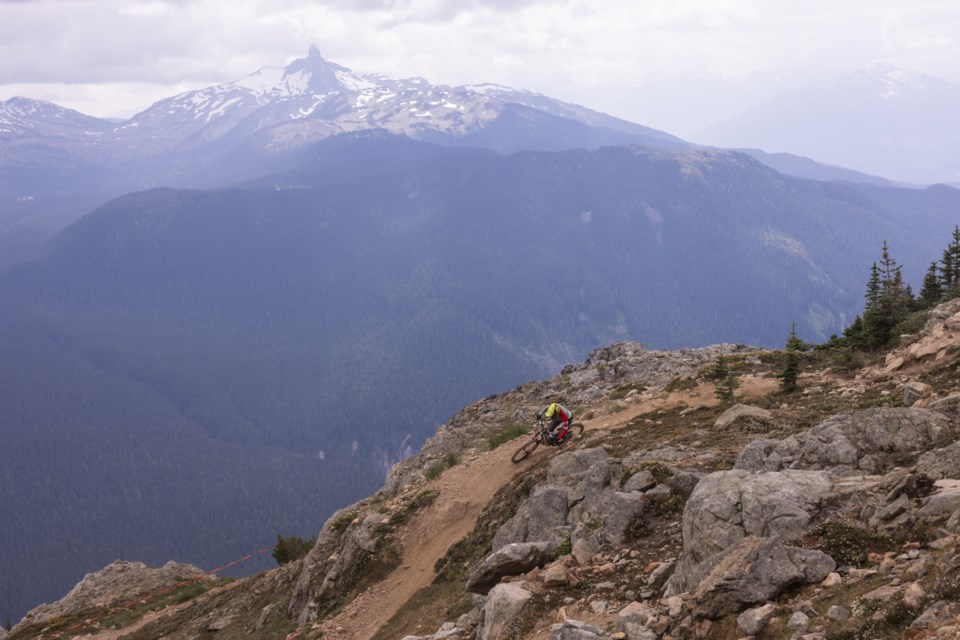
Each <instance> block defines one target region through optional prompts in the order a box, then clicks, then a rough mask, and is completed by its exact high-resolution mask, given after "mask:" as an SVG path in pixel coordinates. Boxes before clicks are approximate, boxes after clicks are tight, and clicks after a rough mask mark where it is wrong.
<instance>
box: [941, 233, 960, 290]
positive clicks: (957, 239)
mask: <svg viewBox="0 0 960 640" xmlns="http://www.w3.org/2000/svg"><path fill="white" fill-rule="evenodd" d="M940 285H941V288H942V289H943V295H944V296H945V297H953V296H955V295H960V226H956V227H954V228H953V236H952V238H951V240H950V243H949V244H948V245H947V248H946V249H944V250H943V257H942V258H941V259H940Z"/></svg>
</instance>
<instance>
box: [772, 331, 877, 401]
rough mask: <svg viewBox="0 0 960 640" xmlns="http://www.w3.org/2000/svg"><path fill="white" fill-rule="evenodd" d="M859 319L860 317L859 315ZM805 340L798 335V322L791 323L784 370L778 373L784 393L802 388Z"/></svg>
mask: <svg viewBox="0 0 960 640" xmlns="http://www.w3.org/2000/svg"><path fill="white" fill-rule="evenodd" d="M858 319H859V317H858ZM803 348H804V344H803V340H801V339H800V338H798V337H797V323H796V322H791V323H790V335H789V336H788V337H787V343H786V345H785V346H784V349H783V350H784V356H785V357H784V362H783V370H782V371H781V372H780V373H778V374H777V377H778V378H780V389H781V390H782V391H783V392H784V393H790V392H792V391H796V390H797V389H799V388H800V385H799V384H798V380H799V379H800V352H801V351H803Z"/></svg>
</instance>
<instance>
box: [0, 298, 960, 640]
mask: <svg viewBox="0 0 960 640" xmlns="http://www.w3.org/2000/svg"><path fill="white" fill-rule="evenodd" d="M719 356H723V357H724V362H725V363H726V366H727V367H728V368H729V371H730V372H731V373H732V374H733V375H734V376H735V377H736V379H737V381H738V382H739V386H738V387H737V388H736V391H735V393H736V401H737V402H736V403H735V404H733V405H732V406H731V405H730V404H729V403H728V402H721V401H720V400H718V398H717V394H716V393H715V390H716V388H717V382H716V380H715V378H716V372H717V367H716V363H717V360H718V357H719ZM837 356H838V354H836V353H830V352H829V351H826V350H822V349H819V350H816V349H815V350H808V351H805V352H804V353H803V354H802V359H801V373H800V377H799V382H800V388H799V390H797V391H793V392H789V393H787V392H784V391H782V390H781V385H780V380H779V379H778V378H777V377H776V376H777V374H778V373H781V372H782V370H783V366H784V358H785V354H784V352H782V351H776V350H763V349H756V348H751V347H748V346H743V345H715V346H711V347H704V348H701V349H681V350H677V351H655V350H648V349H645V348H644V347H643V346H642V345H640V344H638V343H627V342H625V343H616V344H613V345H611V346H610V347H607V348H603V349H598V350H596V351H594V352H592V353H591V354H590V357H589V359H588V360H586V361H585V362H582V363H580V364H578V365H575V366H569V367H566V368H565V369H564V371H563V373H562V374H561V375H559V376H556V377H554V378H551V379H549V380H544V381H541V382H534V383H529V384H524V385H520V386H518V387H516V388H515V389H513V390H511V391H508V392H505V393H501V394H496V395H493V396H489V397H487V398H485V399H483V400H480V401H478V402H476V403H474V404H472V405H470V406H468V407H465V408H464V409H462V410H461V411H460V412H458V413H457V414H456V415H454V416H453V417H451V418H450V420H449V421H448V422H447V423H446V424H444V425H443V426H442V427H441V428H440V429H439V430H438V431H437V433H436V434H435V435H434V436H433V437H432V438H430V439H429V440H428V441H427V442H426V444H425V445H424V447H423V449H422V450H421V451H420V453H418V454H417V455H415V456H412V457H411V458H408V459H406V460H405V461H403V462H402V463H400V464H398V465H396V466H395V467H394V469H393V471H392V472H391V474H390V476H389V478H388V480H387V482H386V484H385V486H384V487H383V488H382V489H381V490H380V491H377V492H376V493H374V494H373V495H371V496H370V497H368V498H366V499H364V500H361V501H359V502H357V503H355V504H353V505H351V506H349V507H347V508H345V509H342V510H340V511H338V512H337V513H336V514H334V515H333V516H332V517H331V518H330V519H329V520H328V521H327V522H326V524H325V525H324V527H323V530H322V531H321V532H320V534H319V536H318V538H317V540H316V542H315V544H314V545H313V546H312V549H310V551H309V552H308V553H307V554H306V555H305V556H304V557H302V558H300V559H296V560H294V561H292V562H289V563H287V564H284V565H283V566H280V567H278V568H276V569H273V570H270V571H266V572H264V573H261V574H258V575H256V576H253V577H250V578H244V579H241V580H235V581H231V580H225V581H221V580H218V579H216V578H214V577H212V576H202V575H194V577H193V578H190V577H189V576H188V578H187V581H186V584H183V583H180V586H179V587H177V588H176V589H174V590H172V591H170V592H169V593H167V594H165V595H164V596H162V597H160V598H153V599H150V600H148V602H152V604H141V605H138V606H131V607H124V609H123V612H122V613H121V612H120V611H119V610H118V611H115V612H113V613H111V614H110V615H107V613H108V611H109V607H111V606H118V607H123V605H124V604H125V601H129V600H130V598H131V596H130V593H129V591H123V592H122V593H121V591H115V592H114V595H116V596H118V597H116V598H114V601H111V597H110V593H109V590H105V589H100V590H99V591H97V593H98V597H97V598H96V599H95V600H96V601H95V602H94V601H91V600H90V599H89V598H87V599H83V598H80V597H79V595H78V593H83V592H84V591H87V592H89V591H90V590H91V589H93V586H91V585H98V584H101V585H102V584H104V583H106V582H108V577H109V576H114V575H115V574H116V572H117V567H115V566H113V567H112V568H111V567H108V568H107V569H105V570H104V572H101V573H100V574H92V575H91V576H88V578H87V579H86V581H87V584H88V588H87V589H75V590H74V592H72V593H71V595H70V596H68V597H67V598H65V599H64V600H63V601H61V602H60V603H57V604H54V605H50V606H47V607H45V608H43V609H38V610H35V611H34V612H32V613H31V614H30V615H28V616H27V618H26V619H25V620H24V621H23V622H21V623H20V624H19V625H18V626H17V627H15V628H14V629H13V632H12V633H11V634H10V636H9V638H10V640H21V639H26V638H41V637H42V638H66V637H84V638H101V639H106V638H117V637H121V636H122V637H125V638H130V639H133V640H138V639H141V640H146V639H155V638H161V637H162V638H166V639H169V640H175V639H179V638H183V639H187V638H196V637H215V638H224V639H239V638H250V637H257V638H291V639H292V638H312V639H319V638H325V639H327V640H330V639H360V638H363V639H367V640H370V639H374V640H389V639H397V640H399V639H401V638H408V640H409V639H411V638H419V639H421V640H427V639H429V640H438V639H441V638H464V639H465V638H480V639H483V640H490V639H493V638H516V639H520V638H523V639H533V638H550V639H551V640H563V639H573V638H576V639H578V640H585V639H611V640H612V639H624V638H626V639H628V640H638V639H642V640H653V639H659V638H677V639H679V638H704V639H718V640H719V639H723V640H726V639H734V638H742V637H746V636H749V637H755V638H771V639H772V638H794V637H799V638H807V639H811V640H813V639H824V640H828V639H829V640H840V639H841V638H842V639H853V638H863V639H867V638H870V639H872V640H881V639H885V638H901V637H910V638H953V637H956V636H957V633H958V629H960V626H958V622H960V602H958V595H960V549H958V541H960V537H958V534H960V445H958V444H957V441H958V438H960V382H958V378H957V368H958V366H960V300H954V301H952V302H949V303H945V304H942V305H940V306H938V307H936V308H935V309H933V310H932V311H931V312H930V314H929V317H928V320H927V323H926V325H925V326H924V327H923V329H922V330H920V331H918V332H917V333H915V334H913V335H910V336H904V337H903V338H902V339H901V343H900V345H899V346H898V347H897V348H896V349H894V350H893V351H891V352H889V353H886V354H882V355H881V356H879V357H876V358H874V359H873V360H872V361H868V362H865V363H862V366H851V365H850V363H849V362H848V361H846V360H844V359H842V358H838V357H837ZM857 364H860V363H857ZM551 400H562V401H564V402H565V403H566V404H567V405H568V406H570V407H572V408H573V409H574V411H575V412H576V414H577V418H578V419H582V420H583V422H584V423H585V425H586V431H585V433H584V435H583V437H582V438H580V439H578V440H575V441H573V442H571V443H568V444H567V445H565V446H563V447H559V448H550V447H542V448H539V449H538V450H536V451H535V452H534V453H533V454H532V455H531V456H530V457H529V458H528V459H527V460H525V461H523V462H521V463H519V464H514V463H512V462H511V461H510V456H511V454H512V453H513V452H514V451H515V450H516V449H517V448H518V447H519V446H520V445H521V444H522V443H523V442H524V441H525V439H526V438H528V437H529V433H523V430H524V428H525V427H526V426H527V425H529V424H530V419H531V417H532V416H533V414H534V413H535V412H536V411H537V410H538V409H539V408H541V407H542V406H543V404H545V403H546V402H549V401H551ZM171 566H172V565H171ZM140 571H148V570H147V569H140ZM132 575H134V576H136V575H138V574H136V573H133V574H132ZM144 575H146V574H144ZM151 575H155V574H151ZM134 582H135V580H134ZM171 582H174V581H173V579H171ZM174 585H175V586H176V583H175V582H174ZM143 587H144V588H143V591H150V589H155V585H153V584H150V585H149V586H148V584H147V583H146V582H144V583H143ZM141 595H142V594H141Z"/></svg>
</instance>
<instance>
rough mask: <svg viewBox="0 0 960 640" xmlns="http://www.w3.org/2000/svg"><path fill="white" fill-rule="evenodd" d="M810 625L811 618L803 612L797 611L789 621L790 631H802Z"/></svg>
mask: <svg viewBox="0 0 960 640" xmlns="http://www.w3.org/2000/svg"><path fill="white" fill-rule="evenodd" d="M809 623H810V616H808V615H807V614H805V613H804V612H803V611H797V612H795V613H794V614H793V615H792V616H790V619H789V620H787V628H788V629H802V628H805V627H806V626H807V625H808V624H809Z"/></svg>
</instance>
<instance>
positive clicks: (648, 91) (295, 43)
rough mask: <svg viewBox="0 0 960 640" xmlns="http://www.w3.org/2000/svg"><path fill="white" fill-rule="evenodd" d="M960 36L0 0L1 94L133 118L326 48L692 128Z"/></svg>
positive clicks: (853, 15) (624, 2) (939, 61)
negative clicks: (27, 92) (788, 88)
mask: <svg viewBox="0 0 960 640" xmlns="http://www.w3.org/2000/svg"><path fill="white" fill-rule="evenodd" d="M956 33H960V4H958V3H954V2H942V1H940V0H913V1H911V2H907V1H906V0H874V1H868V0H845V1H843V2H836V0H803V1H800V0H788V1H782V2H777V3H773V2H769V0H599V1H598V0H526V1H514V0H326V1H325V2H323V3H322V4H320V3H313V2H309V1H307V0H272V1H269V2H268V1H267V0H96V1H94V0H32V1H30V0H26V1H11V0H0V97H9V95H12V94H11V87H13V86H18V87H24V86H25V85H29V86H31V87H39V86H41V85H42V86H45V87H47V89H48V91H47V93H48V95H54V94H55V93H56V90H58V89H57V88H61V89H62V88H63V87H80V86H82V87H85V88H84V89H83V91H82V92H81V93H83V94H84V95H86V96H90V99H89V101H85V102H84V105H85V107H87V108H89V106H90V105H92V104H93V102H94V100H93V97H92V96H95V95H96V94H97V93H98V91H97V90H94V89H92V88H91V87H95V86H101V87H102V89H101V90H99V91H100V92H101V93H103V95H108V94H109V95H113V96H114V98H112V99H111V104H110V105H108V106H105V107H103V108H100V109H90V110H89V111H88V112H90V113H93V114H94V115H100V114H103V113H106V112H112V113H119V112H121V111H124V110H125V111H126V112H127V113H132V112H133V111H135V110H138V109H142V108H144V107H146V106H148V104H149V103H150V102H151V101H153V100H154V99H156V97H157V94H156V92H153V91H150V90H148V89H149V88H154V89H161V88H167V87H191V88H192V87H203V86H207V85H209V84H214V83H217V82H227V81H231V80H235V79H237V78H240V77H242V76H244V75H246V74H248V73H250V72H252V71H254V70H256V69H258V68H260V67H262V66H267V65H278V64H283V63H285V62H288V61H290V60H291V59H293V58H295V57H301V56H302V55H304V54H305V52H306V51H307V47H308V46H309V45H310V44H316V45H317V46H318V47H320V49H321V51H322V52H323V54H324V56H325V57H327V58H328V59H330V60H333V61H335V62H338V63H340V64H343V65H345V66H347V67H351V68H353V69H355V70H357V71H360V72H383V73H387V74H390V75H395V76H404V77H407V76H423V77H425V78H427V79H429V80H430V81H432V82H436V83H445V84H467V83H476V82H484V81H489V82H497V83H500V84H506V85H510V86H515V87H518V88H526V89H531V90H535V91H540V92H542V93H547V94H549V95H553V96H556V97H559V98H563V99H568V100H572V101H575V102H579V103H581V104H585V105H587V106H592V107H595V108H600V109H603V110H606V111H610V112H613V113H614V114H615V115H620V116H623V117H628V118H630V119H633V120H637V121H640V122H643V123H644V124H651V125H653V126H660V127H663V128H667V129H670V130H673V131H676V132H682V129H683V127H684V124H683V122H680V119H681V118H680V116H681V114H687V115H683V116H682V119H683V120H685V121H688V122H690V124H688V125H687V126H688V127H691V128H692V127H694V124H692V121H693V120H695V119H696V115H695V113H694V112H695V111H699V112H700V113H701V114H702V115H701V116H700V119H701V120H704V119H708V118H709V116H710V114H709V111H708V110H709V109H716V108H718V107H721V106H722V105H724V104H728V105H729V108H731V109H733V108H735V105H734V103H735V102H737V99H738V97H739V96H738V94H742V96H743V100H741V102H743V104H742V105H741V106H746V105H747V104H749V102H746V101H747V100H753V99H755V98H756V97H757V96H761V97H762V94H763V93H764V92H767V95H772V94H773V93H776V92H778V91H779V90H780V89H781V88H782V86H781V85H780V84H777V83H775V82H773V81H772V80H771V78H774V77H779V78H781V79H782V80H783V84H784V85H794V84H796V83H798V82H801V81H807V80H809V79H812V78H815V77H818V76H819V77H825V76H835V75H841V74H844V73H847V72H849V71H852V70H854V69H857V68H861V67H864V66H868V65H870V64H873V63H875V62H878V61H883V62H888V63H893V64H899V65H901V66H905V67H907V68H913V69H917V70H919V71H923V72H925V73H929V74H931V75H935V76H940V77H945V78H951V77H952V78H956V77H960V43H958V41H957V38H956V36H955V35H954V34H956ZM734 86H736V87H738V92H737V93H733V94H732V95H731V87H734ZM122 87H126V89H122ZM724 87H726V89H724ZM724 91H726V93H724ZM678 92H680V93H678ZM716 92H720V93H716ZM69 93H70V92H69V91H67V92H66V94H65V97H66V98H67V99H69V98H70V95H69ZM159 95H167V94H159ZM711 96H712V97H711ZM138 97H139V100H138V99H137V98H138ZM54 101H57V100H54ZM60 102H61V103H64V102H62V101H60ZM121 102H122V104H121ZM671 102H672V103H673V104H672V105H671V104H670V103H671ZM75 104H79V101H78V100H74V104H69V103H66V106H75ZM694 107H695V108H694ZM671 114H674V120H675V122H671V121H670V118H671ZM650 118H654V120H656V121H652V120H649V119H650ZM699 124H701V125H702V124H706V122H700V123H699Z"/></svg>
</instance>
